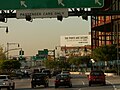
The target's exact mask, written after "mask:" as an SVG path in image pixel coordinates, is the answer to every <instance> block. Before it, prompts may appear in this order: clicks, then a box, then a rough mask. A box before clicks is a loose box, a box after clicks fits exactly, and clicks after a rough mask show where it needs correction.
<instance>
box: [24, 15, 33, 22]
mask: <svg viewBox="0 0 120 90" xmlns="http://www.w3.org/2000/svg"><path fill="white" fill-rule="evenodd" d="M25 19H26V21H30V22H32V21H33V20H32V18H31V16H30V15H26V17H25Z"/></svg>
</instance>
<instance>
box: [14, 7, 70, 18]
mask: <svg viewBox="0 0 120 90" xmlns="http://www.w3.org/2000/svg"><path fill="white" fill-rule="evenodd" d="M27 15H30V16H31V18H57V16H59V15H61V16H63V17H68V9H67V8H55V9H54V8H51V9H22V10H16V18H17V19H24V18H25V17H26V16H27Z"/></svg>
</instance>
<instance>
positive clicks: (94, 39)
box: [91, 0, 120, 60]
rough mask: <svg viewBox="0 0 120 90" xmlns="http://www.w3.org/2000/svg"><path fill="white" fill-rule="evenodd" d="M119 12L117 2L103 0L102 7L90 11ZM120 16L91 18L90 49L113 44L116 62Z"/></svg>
mask: <svg viewBox="0 0 120 90" xmlns="http://www.w3.org/2000/svg"><path fill="white" fill-rule="evenodd" d="M118 10H120V1H119V0H104V7H103V8H98V9H96V8H95V9H92V11H94V12H99V11H118ZM119 19H120V15H112V14H111V15H109V16H106V15H104V16H102V15H101V16H91V48H92V49H94V48H97V47H99V46H101V45H110V44H115V45H116V46H117V60H119V57H120V55H119V52H120V51H119V48H120V20H119Z"/></svg>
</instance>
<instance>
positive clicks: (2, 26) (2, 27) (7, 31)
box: [0, 26, 8, 33]
mask: <svg viewBox="0 0 120 90" xmlns="http://www.w3.org/2000/svg"><path fill="white" fill-rule="evenodd" d="M0 28H6V33H8V27H7V26H0Z"/></svg>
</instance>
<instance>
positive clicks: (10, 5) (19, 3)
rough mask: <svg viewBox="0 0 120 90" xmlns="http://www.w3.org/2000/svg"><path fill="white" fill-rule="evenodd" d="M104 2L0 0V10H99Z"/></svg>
mask: <svg viewBox="0 0 120 90" xmlns="http://www.w3.org/2000/svg"><path fill="white" fill-rule="evenodd" d="M103 6H104V0H0V10H17V9H40V8H101V7H103Z"/></svg>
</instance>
